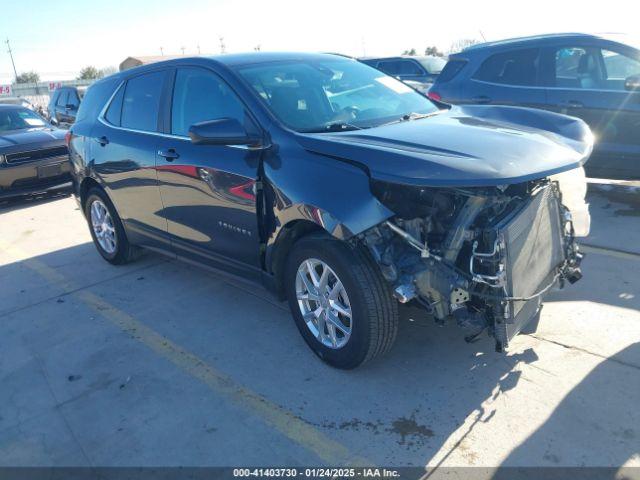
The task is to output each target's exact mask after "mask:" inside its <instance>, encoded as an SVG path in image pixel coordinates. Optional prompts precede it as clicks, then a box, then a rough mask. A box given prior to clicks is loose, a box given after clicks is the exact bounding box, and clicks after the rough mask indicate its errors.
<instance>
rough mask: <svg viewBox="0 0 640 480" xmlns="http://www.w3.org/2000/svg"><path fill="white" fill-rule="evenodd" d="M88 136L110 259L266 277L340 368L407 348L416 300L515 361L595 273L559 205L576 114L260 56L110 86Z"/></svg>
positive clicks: (329, 59)
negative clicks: (545, 301)
mask: <svg viewBox="0 0 640 480" xmlns="http://www.w3.org/2000/svg"><path fill="white" fill-rule="evenodd" d="M70 132H71V133H70V157H71V162H72V164H73V174H74V184H75V192H76V195H77V198H78V200H79V202H80V205H81V209H82V211H83V212H84V214H85V216H86V218H87V221H88V225H89V228H90V232H91V235H92V237H93V240H94V243H95V245H96V248H97V250H98V252H99V253H100V255H102V257H104V259H105V260H107V261H108V262H111V263H113V264H122V263H126V262H128V261H131V260H132V259H134V258H135V257H136V256H137V254H138V253H139V249H140V247H145V248H149V249H152V250H154V251H158V252H163V253H165V254H168V255H171V256H173V257H175V258H179V259H181V260H184V261H186V262H189V263H192V264H196V265H201V266H204V267H209V268H212V269H214V270H217V271H225V272H227V273H230V274H233V275H236V276H240V277H243V278H245V279H248V280H251V281H254V282H256V283H258V284H262V285H265V286H267V287H268V288H269V289H270V290H272V291H273V292H274V293H275V294H276V295H277V296H278V297H279V298H283V299H284V298H287V299H288V301H289V305H290V307H291V311H292V314H293V316H294V319H295V321H296V324H297V326H298V328H299V330H300V332H301V333H302V336H303V337H304V339H305V340H306V342H307V343H308V345H309V346H310V347H311V348H312V349H313V351H314V352H315V353H316V354H318V355H319V356H320V357H321V358H322V359H323V360H325V361H326V362H328V363H330V364H331V365H334V366H336V367H340V368H353V367H355V366H357V365H359V364H361V363H362V362H365V361H367V360H370V359H372V358H374V357H375V356H377V355H379V354H382V353H384V352H386V351H387V350H389V348H390V347H391V345H392V344H393V342H394V339H395V336H396V332H397V327H398V308H399V307H398V305H399V303H407V302H412V303H415V304H416V305H418V306H421V307H422V308H423V309H424V314H425V316H426V315H428V314H430V315H432V316H433V317H434V318H436V319H437V321H439V322H445V321H447V320H452V321H456V322H458V323H459V324H460V325H462V326H465V327H466V328H467V329H468V335H469V338H472V337H474V336H477V335H479V334H480V332H482V331H485V330H486V331H488V332H489V333H490V334H491V335H493V336H494V337H495V339H496V342H497V343H496V345H497V348H498V349H500V350H504V349H505V348H506V347H507V345H508V343H509V341H510V339H511V338H513V336H514V335H516V334H517V333H518V332H519V331H520V329H521V328H522V327H523V326H524V325H525V324H527V323H528V322H529V321H530V320H531V319H532V318H534V317H535V315H536V313H537V312H538V310H539V308H540V302H541V299H542V297H543V296H544V294H545V293H546V292H547V291H548V290H549V289H550V288H551V286H553V285H555V284H556V283H557V282H562V281H563V280H569V281H570V282H573V281H575V280H577V279H578V278H579V277H580V270H579V262H580V258H581V255H580V253H579V252H578V247H577V246H576V243H575V241H574V233H575V231H576V230H575V229H574V228H573V226H572V220H571V218H572V217H571V213H570V209H571V207H570V206H569V205H568V204H567V205H565V204H563V203H561V201H560V189H561V190H562V191H563V192H564V191H566V189H565V186H564V185H565V184H564V183H563V182H565V181H566V182H569V183H571V181H572V179H573V180H575V178H579V175H575V174H574V173H576V172H577V173H579V172H581V171H582V165H583V163H584V162H585V161H586V159H587V158H588V156H589V154H590V152H591V148H592V136H591V132H590V131H589V129H588V127H587V126H586V125H585V124H584V122H582V121H580V120H577V119H572V118H569V117H566V116H562V115H557V114H553V113H549V112H542V111H539V110H529V109H518V108H505V107H486V106H480V107H477V106H474V107H465V108H460V107H452V108H449V109H439V108H437V107H436V106H435V105H434V104H433V103H432V102H431V101H430V100H429V99H427V98H426V97H425V96H423V95H420V94H419V93H417V92H415V91H414V90H412V89H411V88H409V87H407V86H406V85H404V84H403V83H402V82H400V81H398V80H396V79H395V78H393V77H390V76H387V75H384V74H382V73H381V72H380V71H378V70H375V69H373V68H371V67H369V66H367V65H364V64H362V63H359V62H357V61H355V60H352V59H347V58H344V57H339V56H334V55H321V54H284V53H281V54H276V53H252V54H244V55H224V56H220V57H211V58H204V57H199V58H181V59H175V60H170V61H165V62H160V63H155V64H152V65H147V66H143V67H138V68H135V69H131V70H127V71H125V72H121V73H119V74H116V75H113V76H111V77H107V78H105V79H103V80H100V81H98V82H96V83H95V84H94V85H93V86H92V87H91V88H90V89H89V90H88V92H87V94H86V96H85V99H84V101H83V103H82V105H81V106H80V110H79V111H78V118H77V119H76V123H75V124H74V125H73V127H72V128H71V130H70ZM561 172H569V173H568V174H567V175H564V176H562V175H561V176H560V177H558V178H557V179H553V180H552V179H550V177H551V176H553V175H556V174H560V173H561ZM554 178H555V177H554ZM566 188H569V187H566Z"/></svg>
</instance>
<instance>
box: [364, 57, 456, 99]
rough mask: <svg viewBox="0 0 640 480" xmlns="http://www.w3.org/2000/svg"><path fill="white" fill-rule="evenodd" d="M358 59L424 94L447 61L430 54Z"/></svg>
mask: <svg viewBox="0 0 640 480" xmlns="http://www.w3.org/2000/svg"><path fill="white" fill-rule="evenodd" d="M360 61H361V62H363V63H366V64H367V65H371V66H372V67H374V68H377V69H378V70H381V71H383V72H384V73H386V74H387V75H391V76H392V77H396V78H398V79H400V80H402V81H403V82H405V83H407V84H409V85H410V86H411V87H412V88H414V89H416V90H418V91H419V92H421V93H425V94H426V93H427V91H428V90H429V88H430V87H431V85H433V82H435V80H436V78H437V77H438V75H439V74H440V72H441V71H442V69H443V68H444V66H445V64H446V63H447V62H446V60H444V59H443V58H440V57H435V56H431V55H425V56H400V57H384V58H361V59H360Z"/></svg>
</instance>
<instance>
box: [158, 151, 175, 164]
mask: <svg viewBox="0 0 640 480" xmlns="http://www.w3.org/2000/svg"><path fill="white" fill-rule="evenodd" d="M158 155H160V156H161V157H164V159H165V160H166V161H167V162H173V161H174V160H175V159H176V158H179V157H180V155H179V154H178V152H176V151H175V149H173V148H170V149H168V150H158Z"/></svg>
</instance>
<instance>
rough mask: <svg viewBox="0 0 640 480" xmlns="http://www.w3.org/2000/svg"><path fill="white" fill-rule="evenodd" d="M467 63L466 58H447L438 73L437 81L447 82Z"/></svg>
mask: <svg viewBox="0 0 640 480" xmlns="http://www.w3.org/2000/svg"><path fill="white" fill-rule="evenodd" d="M466 64H467V61H466V60H449V61H448V62H447V64H446V65H445V66H444V68H443V69H442V72H440V75H438V82H448V81H449V80H453V78H454V77H455V76H456V75H458V73H460V72H461V71H462V69H463V68H464V66H465V65H466Z"/></svg>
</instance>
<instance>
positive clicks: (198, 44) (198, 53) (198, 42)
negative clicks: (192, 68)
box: [198, 42, 201, 55]
mask: <svg viewBox="0 0 640 480" xmlns="http://www.w3.org/2000/svg"><path fill="white" fill-rule="evenodd" d="M200 54H201V53H200V42H198V55H200Z"/></svg>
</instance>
